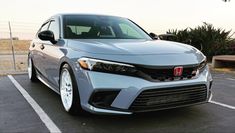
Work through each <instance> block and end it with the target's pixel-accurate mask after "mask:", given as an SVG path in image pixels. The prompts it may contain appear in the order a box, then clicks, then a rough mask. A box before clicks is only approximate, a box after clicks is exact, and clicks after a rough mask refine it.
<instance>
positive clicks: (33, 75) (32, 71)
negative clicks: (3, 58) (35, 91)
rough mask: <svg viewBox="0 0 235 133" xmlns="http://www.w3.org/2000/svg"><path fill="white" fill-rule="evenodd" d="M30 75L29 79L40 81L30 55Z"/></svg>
mask: <svg viewBox="0 0 235 133" xmlns="http://www.w3.org/2000/svg"><path fill="white" fill-rule="evenodd" d="M28 76H29V79H30V80H31V82H37V81H38V78H37V72H36V69H35V67H34V64H33V61H32V59H31V58H30V57H28Z"/></svg>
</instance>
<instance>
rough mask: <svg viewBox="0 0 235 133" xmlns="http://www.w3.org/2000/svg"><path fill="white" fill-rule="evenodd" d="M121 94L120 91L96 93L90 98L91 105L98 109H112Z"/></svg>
mask: <svg viewBox="0 0 235 133" xmlns="http://www.w3.org/2000/svg"><path fill="white" fill-rule="evenodd" d="M119 92H120V90H103V91H101V90H99V91H95V92H93V94H92V95H91V97H90V100H89V104H91V105H92V106H94V107H97V108H111V104H112V103H113V101H114V99H115V98H116V97H117V95H118V93H119Z"/></svg>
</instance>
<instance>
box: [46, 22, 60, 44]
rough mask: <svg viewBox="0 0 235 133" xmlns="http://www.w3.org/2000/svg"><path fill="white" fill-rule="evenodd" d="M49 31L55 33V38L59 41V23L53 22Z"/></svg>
mask: <svg viewBox="0 0 235 133" xmlns="http://www.w3.org/2000/svg"><path fill="white" fill-rule="evenodd" d="M48 30H50V31H52V32H53V33H54V36H55V39H56V40H57V39H59V35H60V30H59V24H58V23H57V21H55V20H53V21H51V23H50V26H49V29H48Z"/></svg>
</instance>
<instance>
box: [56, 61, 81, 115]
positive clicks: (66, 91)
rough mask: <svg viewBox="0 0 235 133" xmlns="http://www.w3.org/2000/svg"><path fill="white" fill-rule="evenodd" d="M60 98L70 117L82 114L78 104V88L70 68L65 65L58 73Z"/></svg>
mask: <svg viewBox="0 0 235 133" xmlns="http://www.w3.org/2000/svg"><path fill="white" fill-rule="evenodd" d="M60 98H61V101H62V104H63V107H64V109H65V111H66V112H68V113H69V114H71V115H77V114H81V113H84V111H83V109H82V108H81V104H80V97H79V92H78V86H77V83H76V80H75V77H74V74H73V71H72V69H71V67H70V66H69V65H68V64H65V65H64V66H63V67H62V69H61V72H60Z"/></svg>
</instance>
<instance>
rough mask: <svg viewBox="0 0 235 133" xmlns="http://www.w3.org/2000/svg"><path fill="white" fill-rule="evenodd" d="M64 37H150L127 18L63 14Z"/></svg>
mask: <svg viewBox="0 0 235 133" xmlns="http://www.w3.org/2000/svg"><path fill="white" fill-rule="evenodd" d="M64 37H65V38H67V39H148V40H150V39H151V38H150V37H149V35H148V34H146V33H145V32H144V31H143V30H142V29H141V28H139V27H138V26H137V25H135V24H134V23H133V22H131V21H130V20H128V19H125V18H120V17H113V16H98V15H66V16H64Z"/></svg>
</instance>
